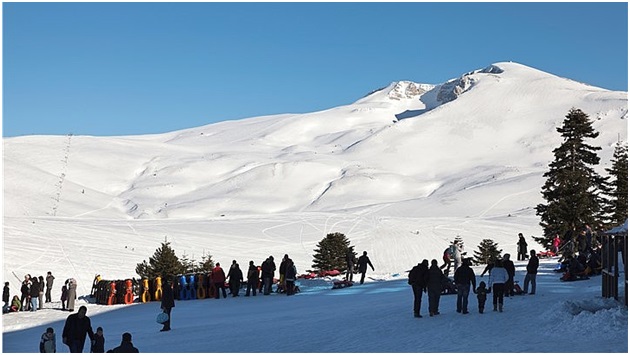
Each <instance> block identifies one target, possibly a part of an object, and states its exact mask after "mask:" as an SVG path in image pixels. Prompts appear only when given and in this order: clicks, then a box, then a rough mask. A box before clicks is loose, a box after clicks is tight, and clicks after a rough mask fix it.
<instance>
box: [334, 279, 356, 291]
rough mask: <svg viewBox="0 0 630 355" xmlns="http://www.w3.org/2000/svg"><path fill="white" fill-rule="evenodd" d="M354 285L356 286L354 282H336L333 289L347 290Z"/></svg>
mask: <svg viewBox="0 0 630 355" xmlns="http://www.w3.org/2000/svg"><path fill="white" fill-rule="evenodd" d="M352 285H354V282H352V281H347V280H343V281H334V282H333V287H332V289H333V290H335V289H338V288H346V287H350V286H352Z"/></svg>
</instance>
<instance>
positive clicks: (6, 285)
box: [2, 282, 11, 308]
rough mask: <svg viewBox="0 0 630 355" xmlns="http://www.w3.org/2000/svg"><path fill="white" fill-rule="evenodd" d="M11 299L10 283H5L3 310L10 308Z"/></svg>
mask: <svg viewBox="0 0 630 355" xmlns="http://www.w3.org/2000/svg"><path fill="white" fill-rule="evenodd" d="M10 297H11V294H10V291H9V283H8V282H5V283H4V288H3V289H2V302H4V305H3V306H2V308H6V307H8V306H9V298H10Z"/></svg>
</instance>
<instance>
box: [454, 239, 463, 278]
mask: <svg viewBox="0 0 630 355" xmlns="http://www.w3.org/2000/svg"><path fill="white" fill-rule="evenodd" d="M462 248H463V246H462V245H461V244H460V243H457V241H454V242H453V259H455V264H454V265H453V272H455V271H457V269H459V267H460V266H462V251H463V249H462Z"/></svg>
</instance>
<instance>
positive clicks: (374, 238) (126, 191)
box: [3, 63, 628, 293]
mask: <svg viewBox="0 0 630 355" xmlns="http://www.w3.org/2000/svg"><path fill="white" fill-rule="evenodd" d="M244 100H245V99H244ZM243 104H246V102H245V101H244V103H243ZM572 107H576V108H579V109H581V110H583V111H584V112H586V113H587V114H588V115H589V116H590V117H591V118H592V119H593V121H594V127H595V129H596V130H597V131H599V132H600V136H599V137H598V138H597V140H596V141H594V142H592V144H594V145H599V146H601V147H603V149H602V150H601V151H600V152H599V154H600V157H601V158H602V164H601V166H600V167H599V168H598V169H599V170H600V171H602V172H603V169H604V167H605V166H607V165H609V164H610V159H611V157H612V151H613V147H614V144H615V143H616V142H617V140H618V137H619V136H620V137H621V139H623V140H627V115H628V102H627V93H626V92H614V91H609V90H605V89H602V88H597V87H593V86H589V85H586V84H582V83H578V82H575V81H572V80H568V79H565V78H560V77H557V76H554V75H551V74H549V73H545V72H542V71H539V70H536V69H533V68H530V67H527V66H524V65H521V64H516V63H496V64H493V65H491V66H489V67H487V68H485V69H481V70H474V71H471V72H469V73H466V74H464V75H462V76H461V77H459V78H455V79H453V80H448V81H446V82H445V83H443V84H439V85H429V84H417V83H412V82H405V81H402V82H395V83H392V84H391V85H389V86H387V87H386V88H384V89H381V90H377V91H375V92H373V93H371V94H369V95H367V96H365V97H363V98H361V99H359V100H357V101H356V102H354V103H352V104H349V105H346V106H341V107H335V108H331V109H328V110H324V111H321V112H314V113H308V114H284V115H275V116H264V117H254V118H249V119H244V120H239V121H226V122H221V123H216V124H211V125H207V126H203V127H197V128H191V129H186V130H181V131H176V132H170V133H165V134H156V135H143V136H121V137H90V136H24V137H15V138H5V139H4V140H3V143H4V157H3V160H4V226H3V232H4V250H3V252H4V253H3V256H4V265H3V266H4V280H6V281H10V282H11V283H12V286H13V287H14V289H16V288H17V286H18V283H17V279H16V276H15V275H17V276H19V277H18V278H21V277H22V275H23V274H24V273H31V272H35V273H36V274H39V273H40V272H41V273H42V274H45V272H46V271H48V269H50V268H52V269H53V271H55V273H56V274H58V275H63V276H62V277H69V276H71V275H72V276H74V277H75V278H77V279H78V280H79V281H80V282H79V283H80V285H82V287H83V289H81V286H80V288H79V292H80V293H81V292H84V293H89V285H90V284H91V282H92V278H93V276H94V275H95V274H97V273H98V274H101V275H103V277H105V278H110V279H113V278H124V277H132V276H135V271H134V268H135V264H136V263H138V262H141V261H142V260H143V259H147V258H148V256H150V255H151V254H152V253H153V251H154V250H155V249H156V248H157V247H159V245H160V242H162V241H164V240H165V237H166V238H167V240H169V241H170V242H171V243H172V245H173V247H174V249H175V250H176V251H177V252H178V253H180V255H181V253H186V254H187V255H188V256H189V257H194V258H197V259H198V258H200V256H201V254H202V253H209V254H211V255H212V256H213V258H214V259H215V260H218V261H222V262H223V263H226V262H229V261H230V260H232V259H237V260H239V261H240V262H241V264H245V261H246V260H256V261H257V262H258V261H262V260H264V259H265V258H266V257H267V256H269V255H276V256H277V257H278V258H280V257H281V255H284V254H285V253H289V254H290V255H291V256H292V257H293V259H294V261H295V262H296V265H297V267H298V270H300V272H301V271H304V270H306V269H309V268H310V267H311V260H312V254H313V249H314V247H315V245H316V244H317V243H318V242H319V241H320V240H321V239H322V238H323V236H325V234H326V233H329V232H342V233H344V234H346V235H347V236H348V237H349V238H350V240H351V242H352V244H353V245H355V246H356V250H368V251H369V252H370V255H371V257H372V261H373V262H374V263H375V264H377V265H378V268H377V270H378V271H377V274H378V275H379V277H389V276H391V275H392V274H397V273H401V272H403V271H404V270H408V269H409V267H410V266H412V265H415V264H416V263H417V262H418V260H420V259H422V258H427V259H432V258H439V256H440V255H441V252H442V250H443V249H444V248H445V247H446V246H447V244H448V241H449V240H452V239H453V238H454V236H455V235H458V234H459V235H461V236H462V237H463V239H464V242H465V244H466V247H467V248H468V251H469V252H471V251H472V250H474V249H475V248H476V246H477V245H478V243H479V242H480V241H481V239H484V238H492V239H494V240H496V241H497V242H499V245H500V247H502V248H503V249H504V250H505V251H511V252H513V251H514V250H515V248H516V247H515V243H516V234H517V233H518V232H523V233H524V234H525V235H526V236H528V241H529V243H530V247H534V248H537V245H536V244H535V242H534V241H533V239H531V237H530V236H532V235H539V234H540V233H541V230H540V228H539V226H538V218H537V217H536V216H535V213H534V211H533V208H534V206H535V205H536V204H538V203H540V202H541V201H542V199H541V194H540V187H541V186H542V184H543V181H544V179H543V177H542V175H543V173H544V172H545V171H546V170H547V165H548V163H549V162H550V161H551V160H552V158H553V154H552V150H553V149H554V148H555V147H557V146H558V145H559V144H560V142H561V138H560V136H559V134H558V133H557V132H556V127H559V126H560V125H561V123H562V121H563V119H564V117H565V115H566V114H567V113H568V111H569V110H570V109H571V108H572ZM76 255H81V258H79V259H74V256H76ZM76 260H80V261H81V262H80V263H79V262H77V261H76ZM83 260H89V264H87V265H86V264H85V263H84V262H83Z"/></svg>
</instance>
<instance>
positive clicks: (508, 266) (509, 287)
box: [503, 253, 516, 297]
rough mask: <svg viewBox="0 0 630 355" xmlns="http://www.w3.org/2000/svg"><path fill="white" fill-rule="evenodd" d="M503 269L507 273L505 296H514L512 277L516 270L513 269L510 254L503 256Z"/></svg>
mask: <svg viewBox="0 0 630 355" xmlns="http://www.w3.org/2000/svg"><path fill="white" fill-rule="evenodd" d="M503 268H504V269H505V271H506V272H507V275H508V280H507V282H506V283H505V296H506V297H507V296H510V297H512V296H514V275H515V273H516V268H515V267H514V262H513V261H512V260H510V254H507V253H506V254H504V255H503Z"/></svg>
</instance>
